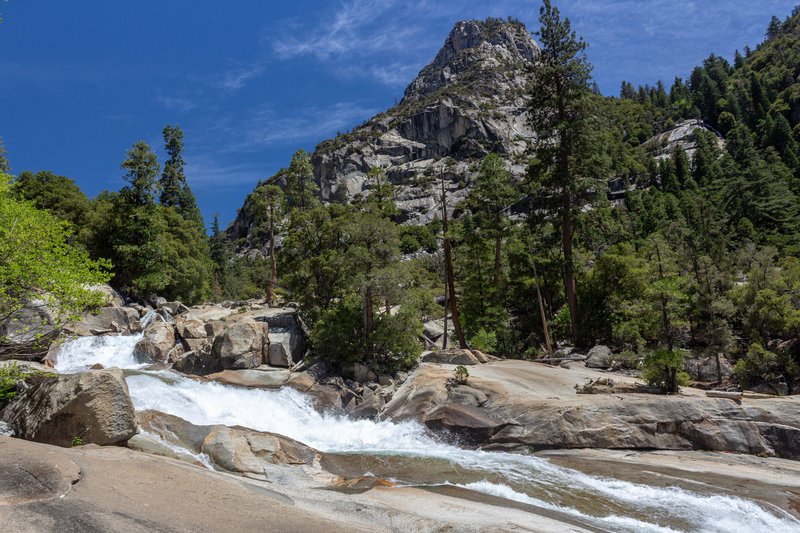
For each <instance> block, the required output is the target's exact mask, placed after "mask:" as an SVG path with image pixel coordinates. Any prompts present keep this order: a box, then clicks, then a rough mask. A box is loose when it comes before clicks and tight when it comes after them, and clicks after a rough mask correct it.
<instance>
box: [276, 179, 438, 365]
mask: <svg viewBox="0 0 800 533" xmlns="http://www.w3.org/2000/svg"><path fill="white" fill-rule="evenodd" d="M389 201H390V199H389V198H387V197H385V196H384V197H381V196H379V195H378V193H376V192H375V190H373V191H372V194H370V195H369V196H368V197H367V198H366V199H364V200H363V201H362V202H360V203H359V205H358V207H344V206H340V205H331V206H328V207H322V206H317V207H314V208H312V209H310V210H302V209H299V208H298V209H295V210H294V211H293V212H292V215H291V219H290V222H289V226H288V230H287V236H286V240H285V242H284V247H283V251H282V253H281V256H280V265H279V271H280V272H281V273H282V278H281V279H282V281H283V282H284V283H285V284H286V285H287V286H288V287H289V288H290V289H291V290H292V291H293V296H294V297H295V299H296V300H298V301H299V302H300V303H301V310H302V312H303V314H304V317H305V318H306V320H307V322H308V323H309V324H311V341H312V344H313V346H314V349H315V351H316V352H317V353H319V354H320V355H322V356H323V357H325V358H326V360H328V361H329V362H331V363H332V364H333V365H334V366H335V367H339V368H341V367H343V366H346V365H348V364H351V363H353V362H356V361H359V362H362V363H364V364H367V365H369V366H371V367H372V368H373V369H375V370H379V371H384V372H391V371H394V370H396V369H399V368H407V367H408V366H409V365H411V364H412V363H413V362H414V361H415V360H416V357H417V356H418V355H419V353H420V352H421V349H422V348H421V345H420V344H419V342H418V341H417V337H418V336H419V335H420V334H421V332H422V324H421V321H420V313H419V306H418V303H417V302H416V300H417V298H416V295H417V294H418V289H419V288H417V287H414V286H412V284H413V283H414V282H415V277H416V276H412V272H411V267H412V266H413V265H414V263H403V262H401V261H400V260H399V259H400V240H399V232H398V229H397V226H396V225H395V224H394V223H393V222H391V220H390V219H389V218H387V215H388V212H389V210H390V206H389V204H388V203H387V202H389ZM387 207H389V208H388V209H387ZM359 208H360V210H359ZM398 304H399V306H400V308H399V311H397V312H395V311H393V312H392V313H389V312H388V311H389V308H391V307H392V306H393V305H398Z"/></svg>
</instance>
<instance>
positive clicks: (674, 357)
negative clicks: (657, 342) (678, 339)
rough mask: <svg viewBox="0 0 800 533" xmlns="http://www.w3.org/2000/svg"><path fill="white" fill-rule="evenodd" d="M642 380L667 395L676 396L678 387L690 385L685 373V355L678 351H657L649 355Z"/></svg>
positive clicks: (645, 362)
mask: <svg viewBox="0 0 800 533" xmlns="http://www.w3.org/2000/svg"><path fill="white" fill-rule="evenodd" d="M642 378H644V380H645V381H646V382H647V383H648V384H650V385H653V386H655V387H658V388H660V389H661V390H663V391H664V392H666V393H669V394H675V393H676V392H678V386H684V387H685V386H686V385H688V384H689V374H687V373H686V372H684V371H683V354H682V353H681V352H680V351H678V350H656V351H654V352H652V353H649V354H647V355H646V356H645V358H644V363H643V365H642Z"/></svg>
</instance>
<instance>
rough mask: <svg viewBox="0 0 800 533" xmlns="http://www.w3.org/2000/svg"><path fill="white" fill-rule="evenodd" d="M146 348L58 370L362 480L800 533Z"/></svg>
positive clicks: (584, 511) (645, 525)
mask: <svg viewBox="0 0 800 533" xmlns="http://www.w3.org/2000/svg"><path fill="white" fill-rule="evenodd" d="M147 318H148V320H153V319H154V317H153V316H149V317H147ZM139 339H141V335H132V336H105V337H84V338H79V339H76V340H73V341H70V342H68V343H65V345H64V346H63V347H62V349H61V351H60V353H59V357H58V364H57V365H56V368H57V370H58V371H59V372H62V373H73V372H81V371H84V370H87V369H88V368H89V367H90V366H91V365H93V364H95V363H101V364H102V365H103V366H104V367H111V366H117V367H120V368H122V369H125V370H126V375H127V382H128V388H129V389H130V393H131V397H132V398H133V403H134V406H135V407H136V409H137V410H145V409H155V410H157V411H161V412H165V413H169V414H172V415H176V416H179V417H181V418H183V419H185V420H188V421H189V422H192V423H194V424H225V425H229V426H233V425H241V426H245V427H249V428H252V429H256V430H260V431H269V432H273V433H279V434H281V435H286V436H287V437H291V438H293V439H296V440H298V441H300V442H303V443H305V444H307V445H309V446H311V447H313V448H316V449H318V450H320V451H323V452H327V453H328V454H331V457H332V458H334V459H335V458H336V457H340V458H345V459H346V462H347V464H348V465H349V468H351V469H355V470H356V471H354V472H353V475H354V476H361V475H366V474H372V475H375V476H378V477H380V478H383V479H389V480H391V481H393V482H395V483H398V484H407V485H416V486H430V487H435V486H442V485H444V486H447V485H451V486H457V487H462V488H466V489H470V490H472V491H476V492H481V493H485V494H490V495H493V496H497V497H500V498H505V499H507V500H513V501H516V502H521V503H526V504H531V505H535V506H538V507H540V508H544V509H551V510H555V511H559V512H562V513H567V514H569V515H572V516H574V517H576V518H579V519H581V520H582V521H584V522H587V523H589V524H592V525H594V526H596V527H598V528H601V529H605V530H609V531H636V532H639V531H654V532H655V531H659V532H661V531H703V532H711V531H758V532H761V531H780V532H790V531H800V521H798V520H796V519H795V518H794V517H793V516H792V515H790V514H789V513H787V512H786V511H783V510H781V509H778V508H776V507H774V506H771V505H769V504H764V503H761V504H759V503H756V502H754V501H751V500H747V499H743V498H737V497H732V496H727V495H721V494H701V493H696V492H691V491H688V490H684V489H680V488H677V487H667V488H664V487H655V486H649V485H643V484H635V483H629V482H626V481H620V480H615V479H610V478H600V477H594V476H589V475H586V474H583V473H581V472H578V471H575V470H571V469H568V468H563V467H560V466H556V465H553V464H551V463H550V462H548V461H547V460H544V459H541V458H538V457H534V456H529V455H518V454H508V453H498V452H483V451H480V450H464V449H461V448H458V447H455V446H451V445H448V444H446V443H443V442H439V441H437V440H435V439H434V438H433V437H431V436H430V434H429V433H428V432H427V431H426V429H425V428H424V427H423V426H421V425H419V424H417V423H413V422H401V423H394V422H390V421H382V422H376V421H371V420H353V419H350V418H347V417H345V416H334V415H327V414H324V413H319V412H317V411H315V410H314V408H313V406H312V402H311V401H310V399H309V398H308V397H306V396H304V395H303V394H301V393H299V392H296V391H294V390H293V389H289V388H284V389H281V390H277V391H270V390H261V389H245V388H239V387H234V386H230V385H222V384H220V383H214V382H201V381H197V380H193V379H190V378H187V377H185V376H182V375H180V374H178V373H174V372H171V371H164V370H162V371H146V370H144V369H143V368H144V367H145V366H147V365H142V364H139V363H137V362H136V360H135V358H134V357H133V346H134V345H135V344H136V342H137V341H138V340H139ZM186 452H187V453H188V454H191V452H189V451H188V450H186Z"/></svg>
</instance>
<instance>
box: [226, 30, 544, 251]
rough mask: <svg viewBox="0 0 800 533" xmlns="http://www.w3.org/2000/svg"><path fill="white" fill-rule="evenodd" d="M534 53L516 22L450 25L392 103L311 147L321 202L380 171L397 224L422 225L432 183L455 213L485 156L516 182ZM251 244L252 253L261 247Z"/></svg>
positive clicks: (246, 210)
mask: <svg viewBox="0 0 800 533" xmlns="http://www.w3.org/2000/svg"><path fill="white" fill-rule="evenodd" d="M538 51H539V48H538V46H537V45H536V43H535V42H534V40H533V38H532V37H531V34H530V33H529V32H528V31H527V29H526V28H525V26H524V25H523V24H522V23H519V22H516V21H514V22H511V21H509V22H505V21H500V20H488V21H486V22H477V21H462V22H458V23H456V25H455V27H454V28H453V30H452V31H451V32H450V36H449V37H448V38H447V41H446V42H445V44H444V46H443V47H442V49H441V50H440V51H439V53H438V54H437V55H436V57H435V58H434V60H433V61H432V62H431V63H430V64H429V65H427V66H426V67H425V68H423V69H422V71H421V72H420V73H419V75H418V76H417V78H416V79H415V80H414V81H412V82H411V84H410V85H409V86H408V87H407V88H406V90H405V94H404V97H403V99H402V101H401V102H400V103H399V104H398V105H397V106H395V107H393V108H391V109H389V110H387V111H386V112H385V113H380V114H378V115H376V116H375V117H373V118H371V119H369V120H368V121H366V122H364V123H363V124H362V125H361V126H358V127H356V128H355V129H354V130H353V131H352V132H350V133H346V134H343V135H339V136H338V137H336V138H334V139H330V140H327V141H324V142H322V143H320V144H319V145H318V146H317V148H316V150H315V151H314V154H313V155H312V163H313V166H314V175H315V177H316V178H317V179H318V180H319V184H320V189H321V191H322V197H323V200H325V201H348V200H350V199H352V198H354V197H356V196H357V195H359V194H361V193H362V192H363V191H364V190H365V188H366V185H365V180H366V175H367V172H368V171H369V169H370V168H371V167H373V166H379V167H382V168H383V169H384V170H385V171H386V174H387V176H388V177H389V179H390V180H391V181H392V183H394V184H395V185H396V186H398V189H397V190H398V196H397V197H396V201H397V204H398V207H399V209H400V210H401V215H400V221H401V222H402V223H404V224H425V223H427V222H429V221H431V220H432V219H433V217H434V214H435V212H436V211H437V205H436V204H437V199H438V198H439V196H440V194H441V193H440V190H441V182H440V181H439V180H440V179H443V180H444V186H445V188H446V189H448V205H449V206H450V207H451V208H452V206H454V205H455V204H456V203H457V202H458V201H460V200H461V199H463V198H464V197H465V196H466V194H467V192H468V190H469V185H470V183H471V181H472V179H473V177H474V176H475V173H476V171H477V166H478V163H479V162H480V160H481V159H482V158H483V157H484V156H485V155H486V154H488V153H490V152H496V153H498V154H500V155H501V156H502V157H503V159H504V161H505V164H506V167H507V168H508V169H509V170H510V171H511V173H512V175H514V176H516V177H521V176H522V174H523V173H524V171H525V164H524V157H523V153H524V151H525V147H526V142H527V141H529V140H530V139H531V138H533V136H534V132H533V131H532V130H531V129H530V128H529V127H528V125H527V117H526V113H525V105H526V102H527V96H526V93H525V86H526V75H527V69H528V68H529V67H530V66H531V65H532V63H533V61H535V58H536V56H537V54H538ZM252 218H253V217H252V214H251V212H250V205H249V203H248V202H246V203H245V204H244V206H243V207H242V209H240V212H239V215H238V217H237V219H236V220H235V221H234V222H233V223H232V224H231V225H230V226H229V227H228V229H227V234H228V235H229V237H230V238H231V239H234V240H237V239H241V238H248V237H249V235H250V233H251V230H252V226H253V220H252ZM249 245H250V246H249V247H250V248H251V250H252V247H261V246H263V243H255V242H250V243H249Z"/></svg>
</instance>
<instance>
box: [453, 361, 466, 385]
mask: <svg viewBox="0 0 800 533" xmlns="http://www.w3.org/2000/svg"><path fill="white" fill-rule="evenodd" d="M453 378H454V379H455V380H456V381H457V382H459V383H461V384H462V385H463V384H466V383H467V380H468V379H469V370H467V367H465V366H464V365H458V366H457V367H455V368H454V369H453Z"/></svg>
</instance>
